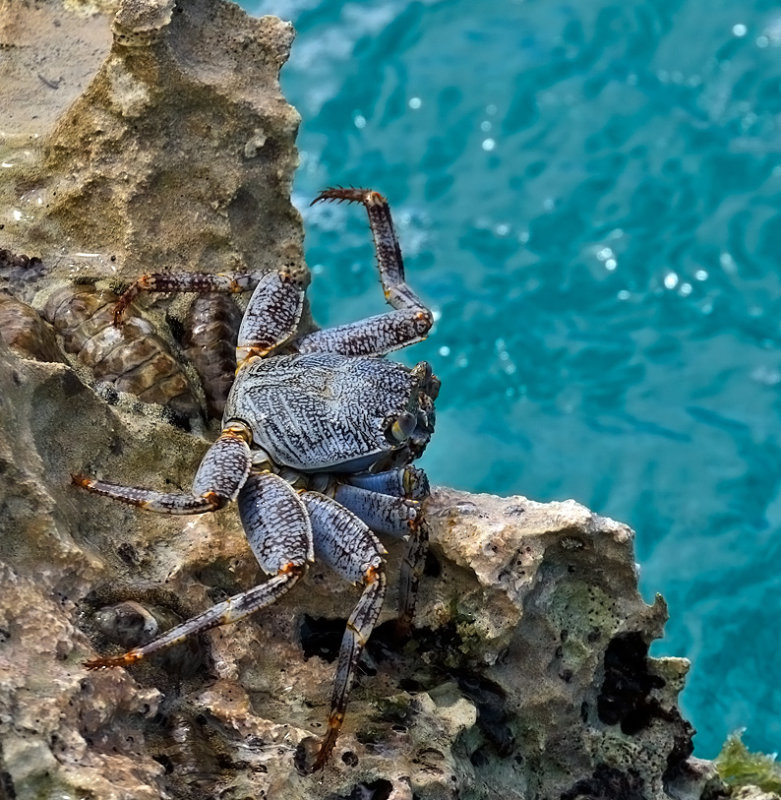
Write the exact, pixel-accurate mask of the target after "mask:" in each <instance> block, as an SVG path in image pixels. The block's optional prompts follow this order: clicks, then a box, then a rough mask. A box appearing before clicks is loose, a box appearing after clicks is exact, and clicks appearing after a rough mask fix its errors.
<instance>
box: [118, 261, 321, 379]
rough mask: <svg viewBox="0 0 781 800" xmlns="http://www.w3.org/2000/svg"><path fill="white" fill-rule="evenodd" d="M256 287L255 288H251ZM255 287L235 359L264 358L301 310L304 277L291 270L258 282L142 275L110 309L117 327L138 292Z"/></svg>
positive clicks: (244, 276)
mask: <svg viewBox="0 0 781 800" xmlns="http://www.w3.org/2000/svg"><path fill="white" fill-rule="evenodd" d="M255 284H257V285H255ZM253 285H254V286H255V291H254V292H253V294H252V297H251V298H250V301H249V304H248V305H247V310H246V311H245V312H244V319H243V320H242V322H241V326H240V328H239V337H238V343H237V347H236V360H237V361H238V363H239V365H241V363H242V362H243V361H245V360H247V359H248V358H250V357H251V356H264V355H266V354H268V353H269V352H271V350H273V349H274V348H275V347H277V346H279V345H280V344H282V343H283V342H285V341H286V340H287V339H289V338H290V337H291V336H293V334H294V333H295V332H296V328H297V327H298V323H299V320H300V319H301V313H302V311H303V308H304V290H305V274H304V273H303V272H301V271H297V270H294V269H288V268H285V269H282V270H279V271H278V272H270V273H268V274H266V275H264V276H263V277H262V278H260V280H258V278H257V276H255V275H253V274H251V273H239V274H236V275H219V274H218V275H209V274H207V273H197V272H195V273H156V272H151V273H148V274H146V275H142V276H141V277H140V278H139V279H138V280H137V281H136V282H135V283H134V284H133V285H132V286H130V288H129V289H127V291H125V292H124V293H123V294H122V295H121V296H120V298H119V300H118V301H117V304H116V306H114V324H115V325H117V326H119V325H121V324H122V319H123V317H124V314H125V310H126V309H127V307H128V306H129V305H130V303H132V302H133V300H134V299H135V298H136V297H137V296H138V295H139V294H140V293H141V292H197V293H199V294H206V293H208V292H230V293H236V292H243V291H246V290H247V289H249V288H251V287H252V286H253Z"/></svg>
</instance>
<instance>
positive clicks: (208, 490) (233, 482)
mask: <svg viewBox="0 0 781 800" xmlns="http://www.w3.org/2000/svg"><path fill="white" fill-rule="evenodd" d="M249 441H250V431H249V429H248V428H247V426H246V425H244V424H243V423H240V422H234V423H231V424H229V425H228V426H227V427H226V428H225V430H223V432H222V433H221V434H220V437H219V438H218V439H217V441H216V442H215V443H214V444H213V445H212V446H211V447H210V448H209V449H208V451H207V452H206V455H205V456H204V457H203V461H201V465H200V466H199V467H198V472H196V473H195V479H194V480H193V489H192V493H191V494H181V493H171V492H158V491H155V490H154V489H139V488H137V487H134V486H123V485H121V484H117V483H107V482H106V481H99V480H95V479H94V478H87V477H86V476H84V475H72V476H71V477H72V478H73V482H74V483H75V484H77V485H78V486H81V487H83V488H84V489H87V490H88V491H90V492H94V493H95V494H100V495H103V496H104V497H111V498H112V499H114V500H119V501H120V502H121V503H127V504H128V505H131V506H138V507H139V508H144V509H146V510H147V511H157V512H158V513H161V514H203V513H206V512H207V511H216V510H217V509H218V508H222V507H223V506H224V505H225V504H226V503H227V502H229V501H230V500H234V499H235V498H236V495H237V494H238V493H239V490H240V489H241V487H242V486H243V485H244V483H245V481H246V480H247V476H248V475H249V471H250V467H251V466H252V456H251V454H250V449H249Z"/></svg>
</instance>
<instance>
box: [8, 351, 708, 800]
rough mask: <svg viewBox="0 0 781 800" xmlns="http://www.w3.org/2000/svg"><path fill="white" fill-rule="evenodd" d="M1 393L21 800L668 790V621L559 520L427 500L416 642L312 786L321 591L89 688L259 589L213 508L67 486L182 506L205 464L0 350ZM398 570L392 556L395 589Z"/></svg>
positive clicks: (162, 432) (343, 597)
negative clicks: (154, 640)
mask: <svg viewBox="0 0 781 800" xmlns="http://www.w3.org/2000/svg"><path fill="white" fill-rule="evenodd" d="M0 381H2V385H3V386H4V387H5V388H6V391H5V392H4V393H3V397H2V399H1V400H0V403H2V408H0V412H1V413H0V420H2V423H0V425H1V426H2V427H1V428H0V466H1V467H2V471H3V476H4V481H3V484H2V488H1V489H0V492H2V497H1V498H0V509H1V510H0V515H2V516H1V517H0V524H2V530H3V536H2V538H1V539H0V569H2V573H3V580H2V600H3V602H2V609H3V611H2V619H0V632H1V634H2V637H1V640H0V740H1V741H2V743H3V744H2V756H1V759H2V761H1V762H0V772H3V773H4V775H5V781H6V783H7V784H8V785H9V786H13V787H15V788H14V791H15V792H16V796H17V797H34V796H39V795H37V794H36V792H37V793H41V792H48V793H50V794H51V795H52V796H53V794H54V793H57V792H59V793H61V795H62V796H74V797H75V796H79V797H81V796H87V797H100V798H113V797H116V798H120V797H134V798H135V797H171V798H189V797H285V798H314V797H354V796H361V797H363V796H366V797H389V796H396V797H410V798H411V797H413V796H416V797H420V798H451V797H455V796H460V797H474V798H488V797H496V796H503V797H510V798H512V797H518V798H532V797H561V798H572V800H575V798H579V797H591V796H594V797H614V798H624V797H626V798H664V797H667V796H670V795H668V793H667V792H668V790H669V787H671V786H676V785H679V784H680V783H681V780H682V778H681V776H682V774H683V773H685V770H686V758H687V756H688V755H689V751H690V735H691V729H690V727H689V726H688V725H687V723H686V722H685V721H684V720H683V719H682V718H681V716H680V714H679V713H678V710H677V706H676V697H677V694H678V691H679V690H680V688H681V686H682V684H683V677H684V674H685V672H686V664H685V662H683V661H681V660H678V659H651V658H649V657H648V655H647V650H648V645H649V643H650V642H651V641H652V640H653V639H654V638H656V637H658V636H659V635H660V634H661V629H662V625H663V623H664V619H665V608H664V603H663V602H662V601H661V599H657V601H656V602H655V603H654V604H653V605H652V606H648V605H646V604H645V603H644V602H643V601H642V599H641V598H640V597H639V595H638V593H637V588H636V577H637V576H636V572H635V567H634V562H633V550H632V538H633V537H632V533H631V531H630V530H629V529H628V528H626V526H624V525H621V524H618V523H616V522H612V521H611V520H608V519H605V518H602V517H598V516H596V515H594V514H592V513H590V512H589V511H587V510H586V509H585V508H583V507H582V506H579V505H578V504H576V503H573V502H565V503H551V504H545V505H544V504H540V503H535V502H532V501H530V500H526V499H525V498H521V497H512V498H506V499H501V498H496V497H491V496H487V495H468V494H465V493H462V492H455V491H452V490H445V489H441V490H438V491H436V492H435V494H434V496H433V497H432V498H431V500H430V502H429V505H428V519H429V520H430V522H431V525H432V534H433V546H432V555H431V558H430V559H429V564H428V568H427V575H426V577H425V580H424V582H423V584H422V590H421V597H420V608H419V617H418V621H417V629H416V632H415V635H414V637H413V639H412V641H411V642H409V643H408V644H407V645H406V646H405V647H403V648H401V649H399V648H398V647H396V646H394V645H393V644H392V643H391V641H390V639H391V637H390V635H389V634H388V635H386V632H387V631H388V630H389V627H390V626H385V627H383V626H382V625H381V626H380V628H379V629H378V631H377V633H376V635H375V637H373V641H372V644H371V646H370V648H369V652H368V655H367V658H366V659H365V661H364V672H365V673H366V674H364V675H363V676H362V678H361V680H360V681H359V685H358V686H357V687H356V689H355V690H354V692H353V696H352V698H351V702H350V705H349V709H348V717H347V721H346V724H345V731H344V733H343V735H342V736H341V737H340V739H339V742H338V743H337V748H336V752H335V757H334V759H333V762H332V764H330V765H329V767H328V768H327V769H326V770H325V771H324V772H323V773H322V774H318V775H314V776H307V777H303V776H300V775H299V774H298V773H297V772H296V770H295V768H294V766H293V751H294V749H295V747H296V745H297V744H298V743H299V742H300V741H301V740H302V739H303V738H305V737H306V736H307V735H311V733H313V732H314V733H315V734H317V733H318V732H319V731H320V730H321V729H322V728H321V726H322V724H323V721H324V719H325V717H326V714H327V708H328V703H329V697H330V688H331V680H332V678H333V669H334V665H333V663H332V661H333V658H334V656H335V653H336V649H337V647H338V640H339V637H340V635H341V629H342V628H343V625H344V622H345V620H346V617H347V615H348V613H349V611H350V609H351V606H352V604H353V603H354V602H355V599H356V590H355V588H354V587H351V586H348V585H345V584H344V583H341V582H339V581H338V580H337V579H336V578H334V576H332V575H331V574H330V573H329V572H328V571H327V570H326V568H324V567H320V566H319V565H315V567H314V568H313V569H312V570H311V571H310V574H309V576H308V577H307V579H306V582H305V586H304V587H299V588H298V589H297V590H294V591H293V592H292V593H291V594H290V595H289V596H287V597H286V598H284V600H283V601H281V602H280V603H278V604H277V605H276V606H274V607H272V608H271V609H268V610H267V611H265V612H263V613H261V614H259V615H257V617H256V618H253V619H250V620H247V621H245V622H243V623H239V624H237V625H235V626H232V627H228V628H225V629H220V630H216V631H214V632H211V633H209V634H208V635H205V636H203V637H201V639H200V640H198V641H195V642H190V643H187V644H186V645H183V646H180V647H179V648H176V649H174V650H172V651H170V652H168V653H166V654H164V655H162V656H160V657H158V658H154V659H150V660H149V663H142V664H140V665H138V666H137V667H134V668H132V669H131V670H124V669H117V670H107V671H101V672H94V673H90V672H86V671H85V670H84V669H83V667H82V666H81V662H82V661H83V660H84V659H85V658H88V657H90V656H92V655H93V654H94V651H95V649H98V650H100V651H102V652H109V651H112V650H113V651H117V650H120V649H122V648H124V647H127V646H128V644H129V643H131V642H134V641H138V640H139V639H143V638H144V637H145V636H146V637H147V638H149V637H151V636H153V635H154V633H155V631H156V630H158V629H159V628H162V627H167V626H170V625H171V624H173V623H174V622H175V621H176V620H179V619H181V618H183V617H185V616H186V615H188V614H191V613H194V612H195V611H198V610H201V609H203V608H205V607H207V606H208V605H210V604H211V603H213V602H214V601H215V600H219V599H221V598H223V597H224V596H225V595H226V594H232V593H235V592H236V591H239V590H240V589H241V588H246V587H248V586H250V585H252V584H253V583H255V582H257V581H258V580H260V579H261V577H260V574H259V570H258V568H257V565H256V564H255V563H254V561H253V559H252V557H251V554H250V552H249V548H248V546H247V543H246V540H245V539H244V536H243V534H242V532H241V529H240V525H239V523H238V519H237V514H236V512H235V509H233V508H228V509H226V510H224V511H222V512H219V513H217V514H214V515H208V516H204V517H195V518H192V519H185V520H182V519H177V518H167V517H158V516H153V515H144V514H143V513H140V512H137V511H136V510H134V509H128V508H126V507H124V506H120V505H119V504H115V503H112V502H110V501H108V500H106V499H104V498H99V497H94V496H89V495H86V494H83V493H82V492H80V491H79V489H78V488H77V487H74V486H72V485H71V484H70V481H69V472H70V471H71V470H76V469H82V468H85V469H88V470H89V471H90V472H92V473H97V474H101V475H110V477H112V478H116V479H118V480H123V481H128V482H130V483H137V484H150V483H152V484H158V485H160V484H162V482H163V481H164V480H165V479H168V480H170V481H171V482H172V483H173V484H174V485H179V486H181V485H186V484H187V483H188V481H189V480H190V479H191V476H192V474H193V473H194V471H195V468H196V466H197V463H198V460H199V458H200V456H201V455H202V453H203V451H204V448H205V446H206V444H205V442H203V441H201V440H198V439H196V438H195V437H193V436H191V435H188V434H186V433H184V432H182V431H180V430H178V429H176V428H175V427H173V426H171V425H169V424H167V423H166V422H164V421H162V420H160V419H159V418H154V417H150V416H143V415H138V414H136V413H133V411H132V410H121V409H120V410H117V409H112V408H111V407H110V406H108V405H107V404H106V402H105V401H104V400H102V399H100V398H99V397H97V396H96V395H95V394H94V393H93V392H92V391H91V390H90V389H89V388H88V387H87V386H85V385H84V384H83V383H81V381H80V380H79V379H78V378H77V377H76V375H75V374H74V372H73V371H72V370H71V369H70V368H69V367H68V366H66V365H63V364H60V363H42V362H36V361H32V360H29V359H24V358H21V357H20V356H17V355H15V354H13V353H11V352H10V351H9V350H8V349H7V348H5V347H4V346H2V350H0ZM74 407H77V408H79V409H80V412H79V413H78V414H73V413H72V411H71V410H70V409H72V408H74ZM63 420H67V422H66V423H65V424H63ZM151 465H154V467H153V468H152V467H151ZM399 558H400V552H399V548H398V547H391V554H390V570H391V573H392V574H395V571H396V570H397V569H398V562H399ZM395 602H396V598H395V595H394V593H393V592H391V597H390V598H389V601H388V604H387V607H386V609H385V612H384V616H383V618H382V620H383V621H388V620H390V619H392V617H393V613H394V604H395ZM134 637H135V638H134ZM356 787H358V788H356ZM355 792H359V794H357V795H356V794H355ZM360 792H363V794H360ZM456 792H457V793H458V794H456ZM394 793H395V794H394ZM40 796H43V795H40ZM47 796H48V795H47ZM691 796H693V795H691Z"/></svg>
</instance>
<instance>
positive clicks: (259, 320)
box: [236, 270, 306, 368]
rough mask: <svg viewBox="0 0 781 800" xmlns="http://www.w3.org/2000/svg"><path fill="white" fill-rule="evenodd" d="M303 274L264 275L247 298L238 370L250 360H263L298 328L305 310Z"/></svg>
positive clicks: (240, 339)
mask: <svg viewBox="0 0 781 800" xmlns="http://www.w3.org/2000/svg"><path fill="white" fill-rule="evenodd" d="M305 288H306V287H305V281H304V277H303V275H302V274H299V273H297V272H294V271H292V270H281V271H279V272H271V273H269V274H268V275H265V276H264V277H263V278H262V280H261V281H260V283H258V285H257V287H256V288H255V291H254V292H253V294H252V297H251V298H250V301H249V305H248V306H247V310H246V311H245V312H244V319H243V320H242V321H241V327H240V328H239V338H238V342H237V343H236V361H237V362H238V365H239V368H241V365H242V364H243V363H244V362H245V361H247V360H248V359H250V358H252V357H253V356H265V355H267V354H268V353H270V352H271V351H272V350H273V349H274V348H275V347H278V346H279V345H280V344H282V343H283V342H285V341H287V340H288V339H289V338H290V337H291V336H293V334H294V333H295V332H296V329H297V328H298V323H299V321H300V320H301V313H302V311H303V309H304V290H305Z"/></svg>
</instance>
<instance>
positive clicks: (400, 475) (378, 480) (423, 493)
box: [347, 464, 431, 500]
mask: <svg viewBox="0 0 781 800" xmlns="http://www.w3.org/2000/svg"><path fill="white" fill-rule="evenodd" d="M347 480H348V481H349V482H350V483H351V484H352V485H353V486H360V487H361V488H362V489H370V490H371V491H373V492H379V493H380V494H392V495H394V496H396V497H408V498H410V499H411V500H424V499H425V498H426V497H428V496H429V495H430V494H431V489H430V487H429V483H428V477H427V476H426V473H425V472H424V471H423V470H422V469H420V468H419V467H413V466H412V465H411V464H410V465H408V466H406V467H398V468H397V469H389V470H387V471H385V472H363V473H360V474H358V475H350V476H349V477H348V478H347Z"/></svg>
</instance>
